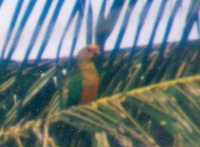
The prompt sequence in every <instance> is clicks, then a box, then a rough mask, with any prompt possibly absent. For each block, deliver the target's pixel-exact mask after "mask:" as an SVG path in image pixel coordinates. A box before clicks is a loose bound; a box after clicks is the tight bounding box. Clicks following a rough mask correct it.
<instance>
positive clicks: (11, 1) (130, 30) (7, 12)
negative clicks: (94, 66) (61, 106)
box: [0, 0, 199, 60]
mask: <svg viewBox="0 0 200 147" xmlns="http://www.w3.org/2000/svg"><path fill="white" fill-rule="evenodd" d="M29 1H31V0H24V3H23V5H22V9H21V11H20V14H19V19H18V20H17V24H16V25H15V26H14V33H13V35H12V36H11V40H10V41H9V42H8V50H9V48H10V46H11V44H12V41H13V39H14V37H15V35H16V32H17V29H18V26H19V24H20V22H21V20H22V17H23V15H24V12H25V9H26V8H27V5H28V3H29ZM57 1H58V0H53V3H52V5H51V7H50V11H49V13H48V14H47V18H46V19H45V23H44V25H43V26H42V29H41V31H40V33H39V37H38V38H37V40H36V42H35V45H34V47H33V50H32V52H31V55H30V57H29V59H34V58H35V57H36V56H37V53H38V49H39V48H40V45H41V43H42V41H43V37H44V34H45V32H46V29H47V26H48V24H49V22H50V18H51V16H52V14H53V11H54V9H55V6H56V4H57ZM102 1H103V0H87V4H86V9H87V8H88V3H89V2H91V4H92V7H93V12H94V24H96V19H97V17H98V13H99V9H100V6H101V3H102ZM128 1H129V0H127V1H126V4H125V6H124V7H123V10H122V13H121V14H120V18H119V19H118V21H117V24H116V27H115V28H114V31H113V32H112V33H111V35H110V36H109V38H108V40H107V42H106V44H105V48H106V49H107V50H111V49H112V48H113V46H114V43H115V41H116V38H117V35H118V33H119V30H120V28H121V24H122V20H123V17H125V16H124V12H125V10H126V9H127V4H128ZM161 1H162V0H154V1H153V5H152V7H151V8H150V11H149V13H148V16H147V19H146V20H145V25H144V27H143V29H142V32H141V34H140V38H139V42H138V44H137V45H145V44H147V43H148V40H149V37H150V35H151V31H152V28H153V25H154V22H155V18H156V15H157V12H158V8H159V5H160V3H161ZM17 2H18V0H7V1H4V2H3V4H2V5H1V8H0V38H1V39H0V55H1V52H2V48H3V45H4V43H5V38H6V34H7V32H8V28H9V25H10V22H11V19H12V16H13V13H14V10H15V7H16V4H17ZM45 2H46V0H38V1H37V2H36V5H35V6H34V9H33V12H32V13H31V15H30V16H29V18H28V22H27V24H26V25H25V27H24V30H23V32H22V35H21V37H20V39H19V42H18V45H17V48H16V51H15V52H14V55H13V57H12V59H14V60H22V59H23V57H24V54H25V51H26V49H27V47H28V45H29V43H30V39H31V36H32V34H33V30H34V28H35V25H36V23H37V20H38V19H39V16H40V14H41V11H42V9H43V6H44V4H45ZM75 2H76V0H70V1H69V0H66V1H65V2H64V4H63V6H62V8H61V10H60V14H59V16H58V19H57V21H56V24H55V27H54V29H53V32H52V34H51V36H50V40H49V42H48V44H47V46H46V48H45V52H44V54H43V56H42V57H43V58H55V56H56V49H57V48H58V44H59V41H60V38H61V36H62V32H63V30H64V27H65V25H66V23H67V21H68V19H69V14H70V12H71V11H72V9H73V6H74V4H75ZM112 2H113V0H107V5H106V14H105V16H106V15H107V14H108V12H109V9H110V7H111V5H112ZM145 2H146V0H138V2H137V4H136V7H135V9H134V10H133V12H132V15H131V18H130V20H129V24H128V27H127V29H126V33H125V36H124V38H123V41H122V44H121V47H122V48H124V47H130V46H132V45H133V44H132V43H133V39H134V36H135V32H136V29H137V25H138V19H139V15H140V12H141V10H142V8H143V6H144V4H145ZM175 2H176V0H168V2H167V6H166V9H165V12H164V16H163V18H162V21H161V23H160V25H159V31H158V32H157V33H156V38H155V40H154V43H156V44H157V43H160V42H161V41H162V38H163V35H164V32H165V28H166V25H167V22H168V19H169V16H170V12H171V10H172V8H173V6H174V3H175ZM190 2H191V0H184V1H183V4H182V6H181V9H179V11H178V14H177V16H176V19H175V23H174V24H173V27H172V31H171V33H170V37H169V40H168V41H169V42H173V41H178V40H179V39H180V37H181V35H182V31H183V28H184V25H185V19H186V16H187V12H188V8H189V6H190ZM83 19H84V23H83V25H82V27H81V34H80V36H79V38H78V44H77V45H76V50H75V54H77V53H78V51H79V49H81V48H82V47H84V46H85V45H86V35H85V33H86V23H85V22H86V16H84V18H83ZM75 22H76V18H75V19H74V21H73V23H72V25H71V26H70V29H69V31H68V32H67V34H66V36H65V39H64V43H63V44H62V50H61V57H64V56H67V55H68V54H69V49H70V47H71V44H72V39H73V38H72V36H73V32H74V29H75ZM198 38H199V34H198V31H197V25H195V26H194V27H193V29H192V32H191V34H190V36H189V39H198Z"/></svg>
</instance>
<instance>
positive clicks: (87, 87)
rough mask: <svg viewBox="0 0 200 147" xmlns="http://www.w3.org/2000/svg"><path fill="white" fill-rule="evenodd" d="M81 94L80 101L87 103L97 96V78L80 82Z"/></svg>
mask: <svg viewBox="0 0 200 147" xmlns="http://www.w3.org/2000/svg"><path fill="white" fill-rule="evenodd" d="M82 85H83V86H82V87H83V89H82V94H81V103H88V102H91V101H92V100H94V99H95V98H96V97H97V92H98V88H99V78H98V77H94V78H93V79H90V80H89V81H88V80H87V79H85V80H83V82H82Z"/></svg>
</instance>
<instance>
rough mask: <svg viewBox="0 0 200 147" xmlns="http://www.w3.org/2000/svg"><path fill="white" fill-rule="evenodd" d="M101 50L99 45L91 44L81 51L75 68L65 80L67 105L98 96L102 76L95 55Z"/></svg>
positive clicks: (87, 101) (89, 100)
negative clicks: (95, 61) (95, 63)
mask: <svg viewBox="0 0 200 147" xmlns="http://www.w3.org/2000/svg"><path fill="white" fill-rule="evenodd" d="M99 50H100V49H99V46H98V45H95V44H90V45H88V46H86V47H84V48H83V49H81V50H80V51H79V53H78V55H77V57H76V59H75V60H76V65H75V68H74V69H73V70H72V72H70V74H69V75H68V78H67V79H68V80H66V81H64V88H63V96H64V97H67V100H66V103H67V104H66V105H67V106H73V105H77V104H87V103H89V102H91V101H93V100H95V98H96V97H97V93H98V88H99V84H100V77H99V74H98V71H97V69H96V67H95V65H94V63H93V57H94V56H95V55H96V54H98V53H99ZM65 86H67V88H66V87H65Z"/></svg>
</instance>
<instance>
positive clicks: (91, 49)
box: [78, 44, 99, 61]
mask: <svg viewBox="0 0 200 147" xmlns="http://www.w3.org/2000/svg"><path fill="white" fill-rule="evenodd" d="M98 53H99V46H98V45H95V44H91V45H88V46H86V47H84V48H83V49H82V50H80V52H79V54H78V58H79V60H80V61H90V60H92V58H93V57H94V55H96V54H98Z"/></svg>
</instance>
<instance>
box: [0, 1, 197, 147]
mask: <svg viewBox="0 0 200 147" xmlns="http://www.w3.org/2000/svg"><path fill="white" fill-rule="evenodd" d="M0 2H1V1H0ZM63 2H64V1H58V2H57V4H56V7H55V10H54V12H53V15H52V18H51V21H50V23H49V25H48V27H47V31H46V33H45V34H46V35H45V37H46V38H45V39H44V41H43V43H42V45H41V47H40V51H39V53H38V56H37V59H36V60H33V61H31V60H28V57H29V55H30V52H31V50H32V47H33V45H34V42H35V41H36V38H37V37H38V34H39V32H40V29H41V27H42V25H43V23H44V19H45V17H46V13H48V10H49V8H50V6H51V2H50V1H48V0H47V1H46V4H45V6H44V10H43V11H42V14H41V17H40V19H39V20H38V23H37V25H36V26H35V31H34V32H35V33H34V35H33V36H32V39H31V42H30V45H29V48H28V49H27V52H26V55H25V57H24V60H23V61H22V62H17V61H11V60H10V59H11V57H12V54H13V52H14V50H15V47H16V45H17V43H18V39H19V38H20V37H19V36H20V35H21V32H20V31H18V37H19V38H17V37H15V39H14V42H13V44H12V46H11V50H10V52H9V56H8V58H6V59H4V60H3V59H1V62H0V63H1V64H0V67H1V70H0V98H1V99H0V126H1V127H0V146H19V147H23V146H43V147H46V146H52V147H55V146H76V147H77V146H80V147H82V146H94V147H95V146H96V147H102V146H103V147H111V146H116V147H118V146H119V147H120V146H123V147H129V146H130V147H131V146H199V144H200V141H199V137H200V129H199V128H200V119H199V111H200V101H199V97H200V75H199V73H200V66H199V60H200V56H199V55H200V48H199V46H200V42H199V41H187V39H188V36H189V34H190V32H191V29H192V26H193V25H194V23H195V22H197V21H199V20H198V17H197V16H198V10H199V2H198V1H192V3H191V6H190V9H189V13H188V17H187V22H186V25H185V28H184V32H183V35H182V37H181V40H180V42H176V43H170V44H169V43H167V40H168V37H169V33H170V31H171V27H172V25H173V21H174V18H175V16H176V14H177V11H178V10H179V9H180V6H181V3H182V0H177V1H176V3H175V5H174V7H173V9H172V12H171V13H170V18H169V22H168V24H167V28H166V32H165V35H164V39H163V42H162V43H161V44H160V45H154V44H153V40H154V38H155V34H156V32H157V28H158V25H159V23H160V20H161V18H162V15H163V11H164V9H165V6H166V3H167V1H165V0H163V1H162V3H161V4H160V8H159V13H158V15H157V18H156V22H155V24H154V28H153V31H152V34H151V37H150V40H149V43H148V45H147V46H143V47H138V46H136V45H137V43H138V38H139V36H140V32H141V29H142V27H143V24H144V23H145V19H146V16H147V14H148V11H149V8H150V7H151V4H152V2H153V1H151V0H150V1H147V2H146V3H145V5H144V9H143V11H142V12H141V14H140V20H139V25H138V28H137V32H136V37H135V38H134V40H133V42H134V46H133V47H131V48H126V49H121V48H120V44H121V41H122V38H123V36H124V33H125V29H124V28H126V27H127V24H128V21H129V18H130V15H131V13H132V10H133V9H134V6H135V4H136V3H137V1H135V0H130V1H128V9H127V10H126V12H125V13H126V16H125V18H124V19H123V24H122V28H121V30H120V33H119V36H118V38H117V42H116V43H115V48H114V49H113V50H112V51H110V52H106V51H104V45H105V42H106V40H107V39H108V37H109V35H110V34H111V33H112V31H113V29H114V27H115V24H116V22H117V19H118V18H119V16H120V13H121V11H122V7H123V6H124V4H125V1H124V0H116V1H114V2H113V4H112V6H111V9H110V11H109V13H108V15H107V16H105V6H106V1H103V3H102V6H101V9H100V13H99V17H98V20H97V25H96V26H94V24H93V21H92V20H93V9H92V7H91V3H90V2H88V1H77V2H76V3H75V5H74V8H73V10H72V13H71V16H70V19H69V21H68V23H67V24H66V27H65V29H64V32H63V34H62V38H61V39H60V43H59V46H58V48H57V58H56V59H55V60H53V59H52V60H41V56H42V53H43V52H44V49H45V47H46V45H47V43H48V40H49V38H50V36H51V32H52V30H53V28H54V25H55V22H56V19H57V16H58V15H59V10H60V9H61V7H62V4H63ZM87 2H88V3H87ZM34 4H35V3H34V2H30V3H29V7H27V13H26V14H24V17H23V21H22V22H21V24H20V28H19V29H23V28H24V26H25V24H26V22H27V19H28V16H29V14H30V13H31V11H32V8H33V7H34ZM21 5H22V2H21V1H19V3H18V5H17V7H16V11H15V12H16V13H15V15H14V16H13V19H12V22H11V26H10V29H9V30H10V31H9V33H11V34H12V32H13V28H12V26H13V25H15V23H16V19H17V18H18V12H19V10H20V9H21ZM87 5H88V7H89V8H88V9H86V6H87ZM28 8H31V9H29V11H28ZM75 15H78V17H77V21H76V28H77V29H76V30H75V32H74V36H73V39H74V40H73V43H72V47H71V50H70V51H71V53H70V57H69V58H67V59H65V58H59V55H60V49H61V46H62V43H63V40H64V38H65V35H66V33H67V31H68V29H69V27H70V25H71V22H72V21H73V19H74V16H75ZM85 15H87V19H86V20H87V26H86V27H87V35H88V36H87V43H92V42H93V41H92V40H93V38H95V41H96V43H97V44H98V45H100V46H101V55H100V56H98V57H96V58H95V61H94V62H95V64H96V66H97V69H98V71H99V74H100V76H101V85H100V89H99V94H98V99H97V100H96V101H93V102H91V103H90V104H87V105H78V106H72V107H70V108H68V109H64V107H63V105H62V99H61V96H62V81H63V79H65V78H70V77H68V76H67V75H68V73H69V72H70V70H71V68H73V67H74V66H73V65H74V59H73V57H72V55H73V52H74V49H75V45H76V44H77V43H78V42H77V38H78V36H79V32H80V27H81V23H82V22H83V16H85ZM92 27H94V28H95V31H94V30H93V29H91V28H92ZM93 31H94V32H93ZM9 33H8V34H7V41H9V40H10V37H11V35H10V34H9ZM6 47H7V43H5V44H4V48H3V52H5V50H6ZM3 56H4V54H3V55H2V57H3ZM63 71H65V72H66V74H63Z"/></svg>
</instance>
